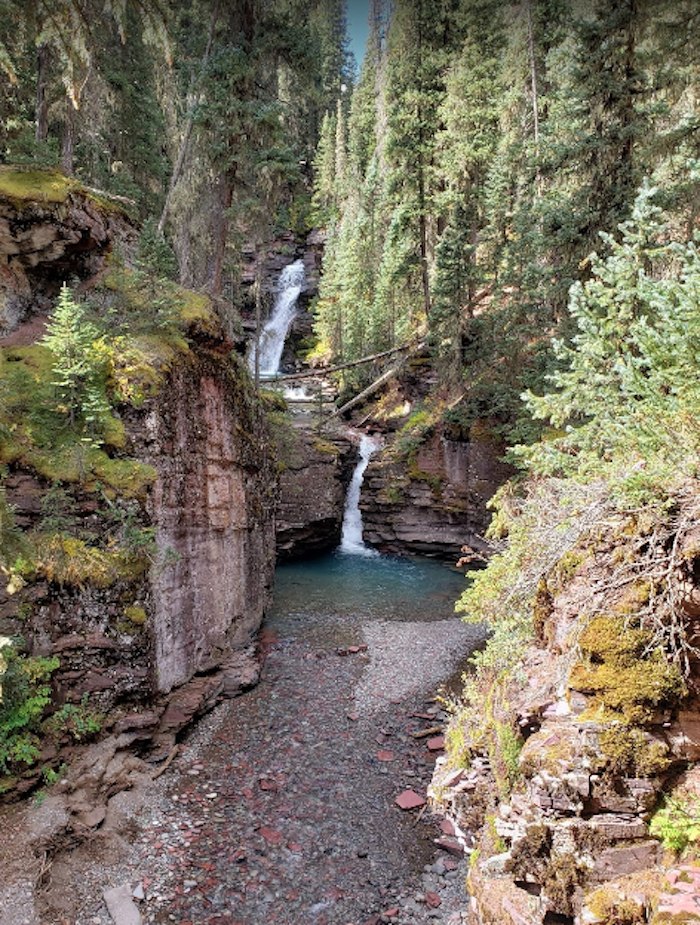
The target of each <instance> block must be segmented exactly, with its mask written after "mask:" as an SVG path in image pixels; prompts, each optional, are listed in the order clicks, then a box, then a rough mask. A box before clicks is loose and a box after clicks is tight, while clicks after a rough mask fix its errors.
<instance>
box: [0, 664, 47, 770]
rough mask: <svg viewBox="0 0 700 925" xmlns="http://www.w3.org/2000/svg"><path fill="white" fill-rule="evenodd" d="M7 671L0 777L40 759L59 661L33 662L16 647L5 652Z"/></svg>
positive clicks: (0, 710) (0, 699)
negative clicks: (41, 731)
mask: <svg viewBox="0 0 700 925" xmlns="http://www.w3.org/2000/svg"><path fill="white" fill-rule="evenodd" d="M2 653H3V659H4V661H5V663H6V664H5V669H4V671H3V672H2V674H1V675H0V681H1V682H2V689H1V692H0V773H3V774H6V773H8V772H9V771H11V770H12V769H13V768H16V767H18V766H20V767H21V766H22V765H24V766H27V765H32V764H34V762H35V761H36V760H37V758H38V757H39V752H40V742H39V738H38V735H37V733H38V731H39V728H40V722H41V719H42V716H43V714H44V711H45V709H46V707H47V706H48V705H49V703H50V702H51V687H50V684H49V680H50V678H51V675H52V674H53V672H54V671H55V670H56V669H57V668H58V666H59V661H58V659H57V658H32V657H30V656H26V655H22V654H20V653H19V652H17V649H16V648H15V647H14V646H6V647H4V648H3V650H2Z"/></svg>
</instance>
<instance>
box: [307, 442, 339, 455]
mask: <svg viewBox="0 0 700 925" xmlns="http://www.w3.org/2000/svg"><path fill="white" fill-rule="evenodd" d="M313 448H314V449H315V450H316V452H317V453H324V454H325V455H326V456H337V455H338V452H339V450H338V447H337V446H336V445H335V443H331V442H330V441H329V440H321V439H320V437H317V438H316V439H315V440H314V442H313Z"/></svg>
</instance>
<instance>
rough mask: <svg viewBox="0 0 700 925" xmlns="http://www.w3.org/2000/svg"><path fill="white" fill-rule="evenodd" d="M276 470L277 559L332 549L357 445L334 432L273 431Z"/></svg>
mask: <svg viewBox="0 0 700 925" xmlns="http://www.w3.org/2000/svg"><path fill="white" fill-rule="evenodd" d="M277 442H278V445H277V452H278V456H279V458H280V460H281V464H282V466H283V468H282V472H281V473H280V485H279V507H278V511H277V520H276V542H277V554H278V558H279V559H280V560H281V561H284V560H286V559H294V558H299V557H300V556H305V555H313V554H315V553H319V552H325V551H326V550H329V549H334V548H335V547H336V546H337V545H338V544H339V543H340V533H341V527H342V523H343V512H344V510H345V496H346V492H347V487H348V485H349V483H350V479H351V477H352V470H353V467H354V464H355V460H356V455H357V450H356V447H355V446H354V445H353V444H352V443H351V442H350V441H349V440H348V438H347V437H346V436H345V435H344V434H341V433H340V432H338V433H333V434H329V435H326V434H324V436H323V438H320V437H319V436H318V434H317V433H315V432H314V431H311V430H305V429H302V428H296V429H294V430H291V431H290V432H289V433H284V434H282V433H278V434H277Z"/></svg>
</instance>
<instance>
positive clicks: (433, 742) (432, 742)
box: [426, 736, 445, 752]
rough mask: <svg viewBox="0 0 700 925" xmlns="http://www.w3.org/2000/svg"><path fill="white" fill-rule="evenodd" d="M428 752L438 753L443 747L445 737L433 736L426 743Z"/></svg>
mask: <svg viewBox="0 0 700 925" xmlns="http://www.w3.org/2000/svg"><path fill="white" fill-rule="evenodd" d="M426 745H427V746H428V751H429V752H440V751H442V749H443V748H444V747H445V736H435V737H434V738H432V739H428V741H427V742H426Z"/></svg>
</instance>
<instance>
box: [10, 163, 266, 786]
mask: <svg viewBox="0 0 700 925" xmlns="http://www.w3.org/2000/svg"><path fill="white" fill-rule="evenodd" d="M53 176H54V175H53V174H50V175H49V178H48V179H47V181H46V182H49V181H51V178H52V177H53ZM24 180H25V177H24V173H23V172H20V173H19V180H18V181H17V182H24ZM3 182H9V180H8V175H7V174H4V175H3V174H0V194H1V193H2V192H3ZM37 182H39V181H38V180H37ZM66 183H67V184H68V185H69V191H68V192H67V193H65V195H63V196H62V198H60V201H57V202H53V201H48V202H45V201H44V200H43V199H40V200H38V201H36V200H35V199H33V198H31V195H30V193H29V192H26V191H25V193H26V196H25V199H20V198H19V197H17V198H11V197H9V198H6V199H3V198H2V195H0V211H1V212H2V214H3V215H9V214H10V213H11V212H12V210H14V213H16V215H17V216H19V218H17V219H13V220H12V221H10V222H8V223H6V224H5V225H2V226H0V255H1V254H4V255H5V260H6V268H7V267H10V270H8V272H7V273H6V274H5V276H4V280H5V284H6V287H5V290H4V292H5V296H4V298H5V301H4V304H5V306H6V307H8V306H9V308H8V311H7V312H6V314H5V321H6V324H7V325H9V324H10V322H11V321H12V323H13V324H16V323H17V322H19V327H18V328H17V330H16V331H15V332H13V333H11V334H10V335H9V336H7V337H5V338H4V339H0V378H2V379H3V387H6V388H7V389H8V390H9V391H8V392H7V394H8V396H9V402H8V404H7V406H5V405H4V406H3V410H2V415H3V419H2V425H3V428H2V433H0V458H1V459H2V462H3V463H4V464H5V465H6V467H7V472H6V475H5V477H4V479H3V493H2V494H1V495H0V500H1V501H2V505H3V507H2V515H3V517H6V518H7V519H6V520H3V522H2V530H3V531H4V532H3V536H4V541H3V542H4V543H5V548H3V550H2V555H1V556H0V567H1V568H2V571H3V573H4V578H5V580H4V581H3V582H2V585H3V590H2V591H0V635H3V636H10V637H13V638H19V637H21V638H22V640H23V646H24V650H23V651H24V653H25V654H24V655H22V657H23V658H24V657H26V658H27V659H29V661H28V662H27V663H26V664H27V665H28V666H31V665H34V662H31V659H47V660H50V661H49V662H47V665H49V667H50V670H51V672H52V677H51V692H50V698H51V703H50V706H49V707H48V708H47V710H46V711H45V713H44V714H43V716H42V714H41V711H40V714H39V716H38V718H37V719H36V720H34V721H33V725H31V726H30V727H28V729H29V731H28V735H29V736H30V738H31V741H32V742H34V741H35V738H33V737H37V738H36V741H39V739H40V733H41V735H44V734H45V739H43V740H42V741H41V749H42V750H41V753H40V755H38V757H39V761H40V764H39V765H37V764H35V763H32V762H29V761H24V760H15V759H13V758H12V757H10V758H7V757H6V756H4V755H3V754H0V771H2V767H3V762H6V763H7V767H9V768H12V771H13V773H12V774H10V775H9V776H8V777H6V778H5V779H4V780H0V792H2V791H9V792H14V793H18V792H22V791H23V790H27V789H31V787H33V786H34V785H35V784H36V781H37V779H38V777H39V771H40V765H41V764H43V765H48V766H49V767H50V766H51V765H52V763H56V762H57V761H58V758H57V755H58V753H59V751H60V752H61V754H62V755H65V754H67V753H70V751H71V749H74V748H75V747H76V743H79V742H80V741H82V739H83V738H84V737H85V736H86V735H89V734H93V735H94V734H95V733H96V732H97V731H100V732H101V733H102V734H104V733H105V732H107V731H112V732H114V733H115V734H116V735H117V737H122V738H120V739H119V741H120V742H122V739H123V737H124V736H126V739H124V741H123V742H122V745H123V744H124V743H126V744H129V743H132V742H134V741H136V742H139V743H141V746H142V747H144V748H146V747H147V746H148V747H150V743H153V742H154V741H155V742H156V753H157V754H159V755H163V754H167V750H168V749H169V748H170V747H171V746H172V744H173V743H174V741H175V736H176V735H177V732H178V731H179V729H180V728H181V727H183V726H184V725H186V724H187V723H188V722H189V721H190V720H191V719H192V718H193V716H195V715H197V714H199V713H200V712H202V711H203V710H204V709H206V708H207V707H208V706H210V705H211V704H213V703H214V702H215V701H216V699H217V698H218V697H220V696H223V695H226V694H233V693H235V692H237V691H238V690H240V689H241V687H245V686H247V685H250V684H251V683H253V682H254V680H255V678H256V671H257V669H256V664H255V659H254V657H253V656H254V645H255V632H256V630H257V628H258V627H259V625H260V623H261V621H262V617H263V613H264V609H265V606H266V603H267V600H268V595H269V591H270V588H271V583H272V574H273V568H274V556H275V550H274V514H275V505H276V491H277V474H276V471H275V469H274V464H273V462H272V452H271V448H270V445H269V438H268V435H267V434H268V432H267V428H266V423H265V418H264V415H263V414H262V412H261V410H260V408H259V405H258V401H257V398H256V396H255V395H254V393H253V390H252V388H251V385H250V382H249V379H248V376H247V373H246V372H245V370H244V368H243V365H242V363H241V362H240V360H238V359H237V358H236V357H235V356H233V355H232V352H231V346H232V345H231V344H230V343H229V342H228V341H227V340H226V338H225V337H224V335H223V333H222V330H221V326H220V324H219V322H218V320H217V318H216V316H215V315H214V313H213V311H212V309H211V307H210V306H209V304H208V302H207V300H206V298H204V297H201V296H195V295H194V294H193V293H187V292H185V291H184V290H181V289H179V288H178V287H176V286H174V284H168V286H167V287H166V288H167V292H165V291H163V292H161V293H160V298H161V299H164V300H166V301H167V302H168V306H169V309H168V310H169V312H170V314H169V315H168V318H169V320H168V321H167V324H166V325H165V326H163V324H162V323H161V322H158V321H157V319H156V321H155V322H153V321H151V320H148V317H147V312H148V310H149V305H150V301H152V299H153V294H152V292H151V289H150V288H149V287H150V286H151V283H150V282H148V281H144V280H143V279H142V278H141V277H139V276H138V275H133V274H131V275H130V271H129V270H128V269H123V270H120V271H119V273H118V274H117V273H115V272H112V271H111V270H110V269H109V266H108V265H107V264H105V258H106V256H107V255H108V253H109V250H110V248H111V247H112V245H113V243H114V241H113V239H112V238H110V234H111V230H113V226H115V227H116V225H115V223H116V224H117V225H119V227H120V228H126V229H127V230H128V223H127V222H126V219H125V218H124V217H123V216H120V217H119V218H118V219H117V218H114V217H113V213H112V211H111V210H110V209H108V208H106V207H103V206H100V204H99V203H95V202H93V201H92V200H91V199H90V197H89V196H88V195H87V193H85V191H81V190H79V189H77V188H74V187H73V185H72V181H66ZM61 192H62V193H63V192H65V191H61ZM32 195H36V194H32ZM56 195H57V196H58V193H57V194H56ZM95 210H96V211H95ZM93 211H95V214H93ZM14 213H13V214H14ZM20 218H21V221H20ZM80 229H83V230H84V233H83V231H81V230H80ZM86 229H89V230H86ZM8 241H9V244H8ZM42 241H43V242H45V245H46V246H45V247H43V246H42V245H41V242H42ZM26 242H34V243H33V244H32V247H34V248H35V249H34V250H33V251H31V253H32V254H34V256H27V255H29V254H30V251H28V250H26V247H28V246H29V245H28V244H27V243H26ZM25 245H26V247H25ZM93 245H94V246H93ZM20 253H21V254H24V255H25V256H23V257H22V258H21V260H20V259H19V256H18V255H19V254H20ZM76 253H77V254H78V255H79V256H78V257H76ZM98 254H99V255H100V256H99V260H97V255H98ZM83 258H84V259H83ZM93 258H94V260H96V261H97V262H96V263H95V262H93ZM52 260H54V261H55V262H53V263H52ZM75 260H78V263H77V264H76V263H75ZM29 269H31V270H32V273H33V274H34V275H32V273H29V271H28V270H29ZM95 269H96V270H97V271H98V275H97V276H89V273H90V272H91V271H93V270H95ZM20 271H21V272H20ZM25 271H26V272H25ZM103 271H104V272H103ZM73 272H75V273H79V274H82V275H84V276H86V279H85V287H86V290H87V291H89V297H90V300H91V302H92V304H93V305H95V306H99V308H97V309H96V311H98V312H99V311H107V310H108V311H110V312H112V313H113V316H114V317H116V318H118V319H120V323H122V324H124V323H125V322H124V321H123V319H136V320H135V321H134V322H133V323H132V322H131V321H130V322H129V323H130V324H133V325H136V326H135V327H132V328H131V329H130V332H131V333H130V336H129V338H128V339H124V338H122V339H117V340H115V341H114V342H112V343H111V346H110V349H111V350H112V360H111V363H112V366H111V373H110V375H111V376H112V377H113V379H114V382H115V384H114V386H113V388H114V389H115V395H122V396H127V398H124V397H122V398H121V399H120V400H119V399H117V398H113V399H112V401H113V411H112V412H111V414H110V418H109V424H108V429H107V430H106V431H105V433H104V435H103V436H102V442H101V443H100V444H92V443H90V442H88V443H87V444H86V443H85V441H83V440H81V438H80V435H79V434H77V435H76V434H73V433H72V431H71V428H70V427H69V426H68V424H67V423H66V422H65V421H63V420H62V419H60V414H61V412H60V411H58V412H54V411H52V410H51V408H52V407H53V405H54V404H55V397H54V395H53V392H52V386H51V381H52V368H51V357H50V355H49V353H48V351H47V350H46V348H45V347H43V346H41V345H37V344H36V343H33V340H34V339H35V338H36V336H37V335H40V332H41V331H42V330H43V326H44V322H45V319H46V313H45V302H46V299H47V298H48V294H49V293H50V292H51V291H53V290H54V289H55V288H56V286H57V285H58V284H59V283H60V282H61V281H62V279H63V278H64V276H65V275H66V274H69V275H73ZM22 274H24V275H22ZM39 281H41V282H39ZM35 283H36V287H38V288H37V290H36V291H38V293H39V294H38V295H37V297H36V298H34V297H33V294H34V293H35ZM163 285H164V286H165V284H163ZM25 290H26V291H25ZM18 306H21V311H20V308H18ZM144 317H146V322H144V321H143V318H144ZM22 318H24V319H25V320H24V321H22ZM144 323H145V325H146V326H145V327H144ZM139 324H140V325H141V327H140V328H139V327H138V325H139ZM159 325H160V326H159ZM18 338H19V340H18ZM17 343H19V344H21V346H16V344H17ZM120 351H121V352H120ZM119 389H121V391H119ZM37 396H38V398H37ZM15 409H16V410H15ZM15 414H17V415H20V416H19V417H13V415H15ZM56 414H58V415H59V417H56V418H55V419H54V415H56ZM37 422H38V423H37ZM41 428H43V429H41ZM5 504H6V506H5ZM5 586H7V588H5ZM54 660H55V661H54ZM37 664H38V663H37ZM28 670H33V668H31V667H30V668H29V669H28ZM56 710H58V713H57V716H59V717H60V721H59V720H57V721H56V728H55V729H54V728H53V727H52V726H51V721H50V718H49V715H50V713H51V712H55V711H56ZM39 720H41V721H42V723H43V725H42V727H41V730H40V729H39V727H38V722H39ZM47 723H48V725H47ZM76 723H77V726H76V725H75V724H76ZM81 730H82V731H81ZM88 730H89V731H88ZM127 740H128V741H127ZM28 741H29V740H28ZM0 744H2V743H1V742H0ZM32 747H33V746H32ZM120 747H121V746H120ZM66 750H67V751H66ZM0 778H2V774H1V773H0ZM105 786H106V787H107V788H109V787H110V786H111V784H110V783H109V781H107V782H106V783H105Z"/></svg>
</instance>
